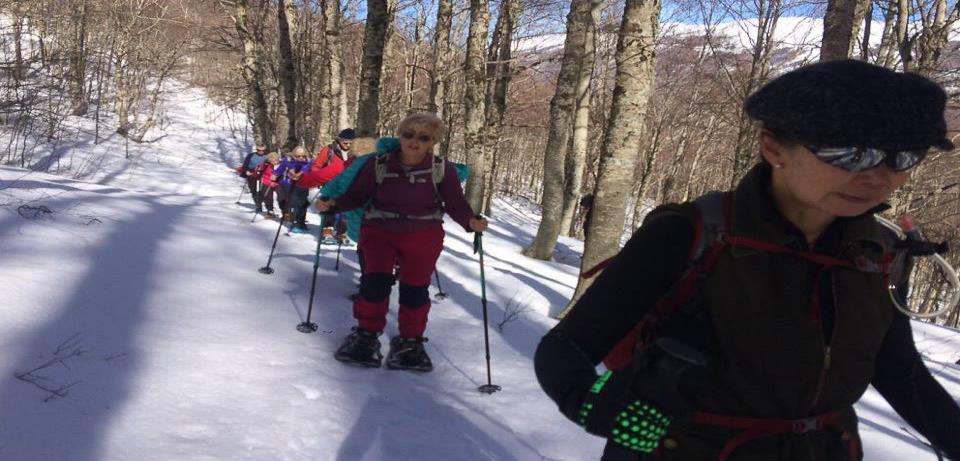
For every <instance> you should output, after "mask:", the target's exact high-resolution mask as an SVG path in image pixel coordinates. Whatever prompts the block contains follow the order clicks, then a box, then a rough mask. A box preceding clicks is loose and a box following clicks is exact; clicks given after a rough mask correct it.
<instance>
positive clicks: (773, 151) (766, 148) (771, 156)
mask: <svg viewBox="0 0 960 461" xmlns="http://www.w3.org/2000/svg"><path fill="white" fill-rule="evenodd" d="M760 156H761V157H763V159H764V160H766V161H767V163H768V164H770V165H783V163H784V160H785V158H786V156H787V148H786V146H784V145H783V143H782V142H781V141H780V140H779V139H778V138H777V137H776V135H774V134H773V133H772V132H771V131H770V130H767V129H763V130H761V131H760Z"/></svg>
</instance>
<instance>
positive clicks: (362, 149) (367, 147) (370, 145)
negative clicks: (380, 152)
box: [350, 138, 377, 156]
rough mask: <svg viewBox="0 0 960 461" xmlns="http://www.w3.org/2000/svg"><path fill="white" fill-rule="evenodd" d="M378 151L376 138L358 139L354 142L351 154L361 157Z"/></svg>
mask: <svg viewBox="0 0 960 461" xmlns="http://www.w3.org/2000/svg"><path fill="white" fill-rule="evenodd" d="M376 150H377V140H376V138H357V139H354V140H353V146H351V147H350V152H353V153H354V154H355V155H357V156H360V155H363V154H369V153H371V152H374V151H376Z"/></svg>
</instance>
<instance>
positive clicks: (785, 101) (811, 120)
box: [743, 60, 953, 150]
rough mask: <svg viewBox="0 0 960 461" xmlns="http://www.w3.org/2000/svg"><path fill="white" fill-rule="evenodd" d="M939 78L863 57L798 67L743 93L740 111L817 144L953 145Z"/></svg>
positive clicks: (945, 147)
mask: <svg viewBox="0 0 960 461" xmlns="http://www.w3.org/2000/svg"><path fill="white" fill-rule="evenodd" d="M945 105H946V94H945V93H944V92H943V89H942V88H940V85H937V84H936V83H934V82H933V81H931V80H929V79H927V78H925V77H921V76H919V75H916V74H904V73H897V72H894V71H891V70H889V69H886V68H883V67H879V66H875V65H872V64H867V63H865V62H861V61H854V60H842V61H830V62H824V63H818V64H812V65H809V66H804V67H801V68H799V69H796V70H793V71H791V72H787V73H786V74H783V75H781V76H780V77H777V78H776V79H774V80H772V81H770V82H769V83H767V84H766V85H764V86H763V87H762V88H760V89H759V90H757V91H756V92H755V93H753V94H752V95H750V97H748V98H747V100H746V102H745V103H744V105H743V108H744V110H745V111H746V113H747V114H748V115H749V116H750V117H751V118H753V119H754V120H757V121H760V122H762V123H763V126H764V128H767V129H769V130H770V131H772V132H773V133H774V134H776V135H777V136H780V137H783V138H785V139H787V140H791V141H798V142H801V143H804V144H808V145H811V146H817V147H870V148H875V149H884V150H909V149H922V148H927V147H936V148H939V149H943V150H950V149H953V143H952V142H950V140H949V139H947V138H946V133H947V124H946V121H945V120H944V117H943V111H944V107H945Z"/></svg>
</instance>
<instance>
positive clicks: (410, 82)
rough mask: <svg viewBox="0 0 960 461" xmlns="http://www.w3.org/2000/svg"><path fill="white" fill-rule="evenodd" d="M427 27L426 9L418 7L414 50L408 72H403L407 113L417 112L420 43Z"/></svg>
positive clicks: (407, 67) (408, 64)
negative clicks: (414, 101) (415, 98)
mask: <svg viewBox="0 0 960 461" xmlns="http://www.w3.org/2000/svg"><path fill="white" fill-rule="evenodd" d="M426 27H427V15H426V11H425V10H423V9H422V8H417V22H416V24H415V25H414V28H413V43H412V45H413V50H412V52H411V54H412V56H411V58H410V62H408V63H406V68H405V70H406V72H404V74H403V81H404V83H405V85H404V87H405V88H404V92H403V96H404V99H405V101H404V107H405V109H406V111H407V113H408V114H409V113H413V112H415V111H416V110H415V108H414V106H413V105H414V103H413V100H414V95H415V94H416V91H417V71H418V70H420V45H421V41H422V40H423V30H424V29H426Z"/></svg>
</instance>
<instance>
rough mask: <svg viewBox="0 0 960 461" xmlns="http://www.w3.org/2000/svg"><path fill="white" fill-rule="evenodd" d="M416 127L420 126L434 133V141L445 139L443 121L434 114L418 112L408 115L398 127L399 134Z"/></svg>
mask: <svg viewBox="0 0 960 461" xmlns="http://www.w3.org/2000/svg"><path fill="white" fill-rule="evenodd" d="M414 125H419V126H422V127H425V128H427V129H428V130H430V131H432V132H433V140H434V141H439V140H440V138H442V137H443V129H444V126H443V120H441V119H440V117H437V114H434V113H433V112H416V113H413V114H410V115H408V116H407V117H406V118H404V119H403V120H401V121H400V124H398V125H397V134H400V133H403V132H404V131H407V130H409V129H410V128H411V127H412V126H414Z"/></svg>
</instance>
